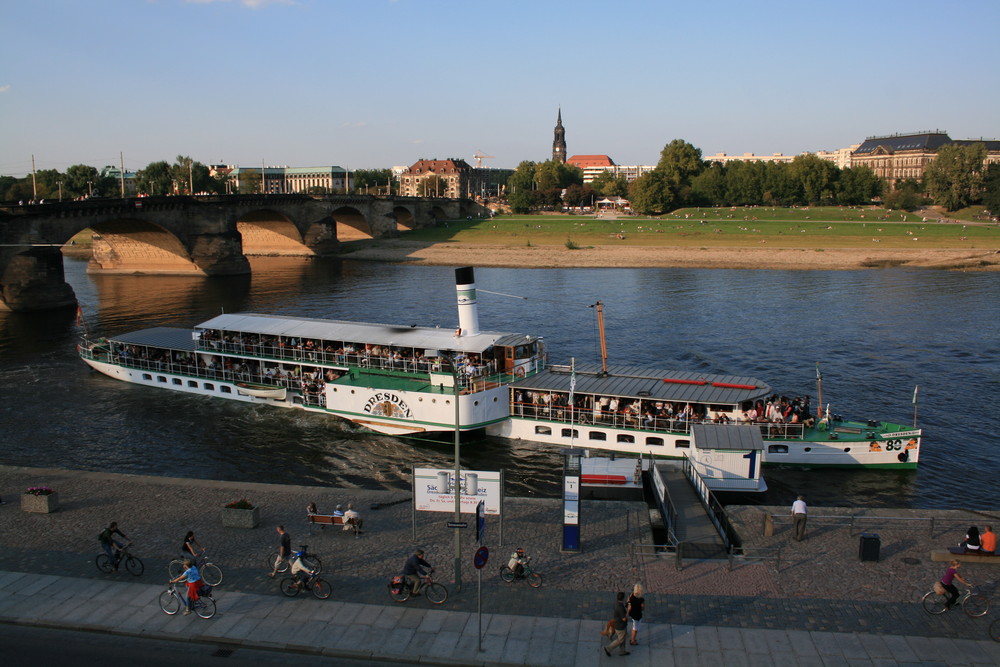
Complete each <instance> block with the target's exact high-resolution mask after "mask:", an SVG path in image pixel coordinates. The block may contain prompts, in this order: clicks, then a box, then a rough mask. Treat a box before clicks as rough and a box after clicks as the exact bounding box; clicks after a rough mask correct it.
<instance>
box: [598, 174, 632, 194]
mask: <svg viewBox="0 0 1000 667" xmlns="http://www.w3.org/2000/svg"><path fill="white" fill-rule="evenodd" d="M590 187H591V188H593V189H594V192H596V193H597V194H599V195H601V196H602V197H625V196H627V195H628V179H626V178H625V177H624V176H622V175H621V174H618V175H617V176H616V175H615V174H613V173H612V172H610V171H602V172H601V173H600V174H598V175H597V176H596V177H595V178H594V180H592V181H591V182H590Z"/></svg>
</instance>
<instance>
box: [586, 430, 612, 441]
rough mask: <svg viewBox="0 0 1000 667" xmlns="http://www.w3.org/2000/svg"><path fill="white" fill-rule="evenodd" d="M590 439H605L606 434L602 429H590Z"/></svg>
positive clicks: (606, 437)
mask: <svg viewBox="0 0 1000 667" xmlns="http://www.w3.org/2000/svg"><path fill="white" fill-rule="evenodd" d="M588 437H589V438H590V439H591V440H607V439H608V434H607V433H604V432H602V431H591V432H590V435H589V436H588Z"/></svg>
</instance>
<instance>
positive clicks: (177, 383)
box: [173, 378, 183, 385]
mask: <svg viewBox="0 0 1000 667" xmlns="http://www.w3.org/2000/svg"><path fill="white" fill-rule="evenodd" d="M173 380H174V384H176V385H181V384H183V382H181V379H180V378H173Z"/></svg>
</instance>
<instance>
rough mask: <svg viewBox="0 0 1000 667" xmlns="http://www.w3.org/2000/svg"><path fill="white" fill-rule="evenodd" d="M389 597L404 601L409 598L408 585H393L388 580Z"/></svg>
mask: <svg viewBox="0 0 1000 667" xmlns="http://www.w3.org/2000/svg"><path fill="white" fill-rule="evenodd" d="M389 597H391V598H392V599H393V600H394V601H396V602H406V601H407V600H409V599H410V587H409V586H407V585H406V584H399V585H393V583H392V582H391V581H390V582H389Z"/></svg>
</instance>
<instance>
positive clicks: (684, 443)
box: [674, 440, 691, 449]
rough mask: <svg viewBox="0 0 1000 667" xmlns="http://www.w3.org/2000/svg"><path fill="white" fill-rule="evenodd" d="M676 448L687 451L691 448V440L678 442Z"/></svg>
mask: <svg viewBox="0 0 1000 667" xmlns="http://www.w3.org/2000/svg"><path fill="white" fill-rule="evenodd" d="M674 446H675V447H677V448H679V449H687V448H688V447H690V446H691V441H690V440H678V441H677V442H676V443H675V444H674Z"/></svg>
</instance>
